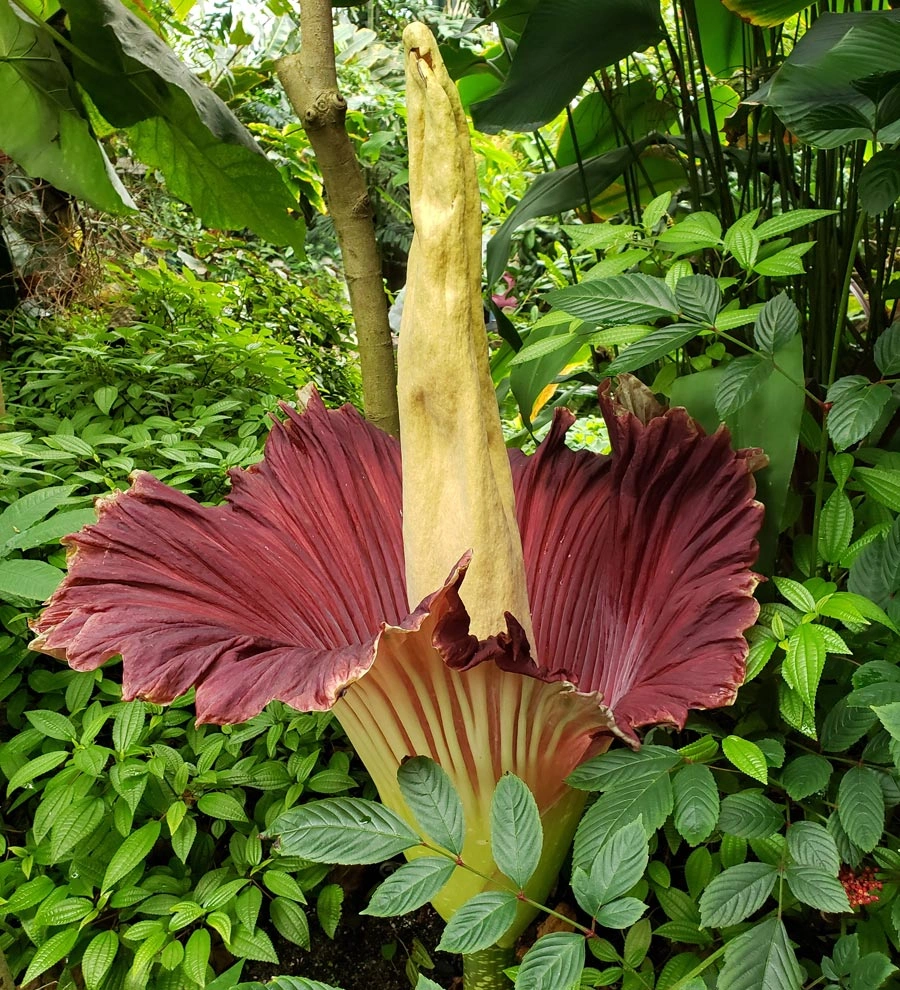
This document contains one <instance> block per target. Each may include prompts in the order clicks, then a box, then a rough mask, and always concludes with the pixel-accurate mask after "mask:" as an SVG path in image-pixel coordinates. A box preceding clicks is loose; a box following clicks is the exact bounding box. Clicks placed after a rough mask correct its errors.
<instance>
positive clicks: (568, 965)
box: [516, 932, 584, 990]
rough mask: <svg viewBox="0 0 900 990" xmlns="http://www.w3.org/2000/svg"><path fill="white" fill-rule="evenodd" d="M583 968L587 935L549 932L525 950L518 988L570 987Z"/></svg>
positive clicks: (520, 989)
mask: <svg viewBox="0 0 900 990" xmlns="http://www.w3.org/2000/svg"><path fill="white" fill-rule="evenodd" d="M583 968H584V937H583V936H582V935H578V934H577V933H576V932H550V934H549V935H544V936H542V937H541V938H539V939H538V940H537V941H536V942H535V943H534V945H532V947H531V948H530V949H529V950H528V951H527V952H526V953H525V955H524V957H523V959H522V962H521V963H520V965H519V972H518V974H517V975H516V990H549V988H550V987H553V988H555V990H570V988H571V987H574V986H577V985H578V982H579V980H580V977H581V971H582V969H583Z"/></svg>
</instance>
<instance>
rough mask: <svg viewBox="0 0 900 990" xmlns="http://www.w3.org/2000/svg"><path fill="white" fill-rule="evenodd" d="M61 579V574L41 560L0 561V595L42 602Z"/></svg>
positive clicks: (54, 589) (57, 569) (57, 585)
mask: <svg viewBox="0 0 900 990" xmlns="http://www.w3.org/2000/svg"><path fill="white" fill-rule="evenodd" d="M62 579H63V572H62V571H61V570H60V569H59V568H58V567H54V566H53V565H52V564H46V563H44V561H43V560H3V561H0V595H10V596H13V597H15V598H27V599H29V600H30V601H35V602H44V601H46V600H47V599H48V598H49V597H50V596H51V595H52V594H53V592H54V591H56V589H57V588H58V587H59V584H60V582H61V581H62Z"/></svg>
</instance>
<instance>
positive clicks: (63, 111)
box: [0, 3, 135, 213]
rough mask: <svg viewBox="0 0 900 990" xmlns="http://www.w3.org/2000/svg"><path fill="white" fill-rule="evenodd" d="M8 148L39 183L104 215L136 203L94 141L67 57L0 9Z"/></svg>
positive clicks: (2, 130) (2, 138) (0, 87)
mask: <svg viewBox="0 0 900 990" xmlns="http://www.w3.org/2000/svg"><path fill="white" fill-rule="evenodd" d="M0 92H2V93H3V94H4V104H3V114H2V116H0V147H2V148H3V149H4V151H5V152H6V154H7V155H9V156H10V158H12V159H13V160H14V161H17V162H18V163H19V164H20V165H21V166H22V168H23V169H24V170H25V171H26V172H27V173H28V174H29V175H31V176H34V177H36V178H41V179H45V180H46V181H47V182H49V183H50V184H51V185H53V186H56V188H57V189H62V190H64V191H65V192H67V193H70V194H71V195H72V196H74V197H75V198H76V199H83V200H87V201H88V202H90V203H92V204H93V205H94V206H96V207H97V208H98V209H100V210H109V211H110V212H113V213H121V212H124V211H125V210H126V209H135V204H134V201H133V200H132V198H131V196H129V194H128V192H127V191H126V190H125V187H124V186H123V185H122V183H121V181H120V180H119V178H118V176H117V175H116V173H115V170H114V169H113V167H112V166H111V165H110V163H109V159H107V157H106V154H105V153H104V151H103V148H102V147H101V145H100V144H99V143H98V141H97V139H96V138H95V137H94V135H93V134H92V133H91V127H90V123H89V122H88V115H87V112H86V111H85V109H84V106H83V105H82V103H81V100H80V99H79V96H78V91H77V88H76V86H75V84H74V81H73V79H72V76H71V75H70V73H69V70H68V68H67V67H66V64H65V62H64V60H63V59H62V58H61V57H60V49H58V48H57V46H56V45H55V44H54V42H53V40H52V39H51V38H50V36H49V34H47V32H46V31H45V30H42V28H41V26H39V25H38V24H33V23H31V21H29V20H26V19H25V18H24V17H20V16H17V15H16V13H15V11H14V9H13V7H12V6H11V5H10V4H8V3H3V4H0Z"/></svg>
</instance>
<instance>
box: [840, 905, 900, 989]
mask: <svg viewBox="0 0 900 990" xmlns="http://www.w3.org/2000/svg"><path fill="white" fill-rule="evenodd" d="M894 903H895V904H898V903H900V901H896V900H895V901H894ZM896 972H897V967H896V966H895V965H894V964H893V963H892V962H891V961H890V959H888V957H887V956H886V955H884V953H882V952H867V953H866V954H865V955H864V956H863V957H862V959H860V960H859V961H858V962H856V963H854V964H853V967H852V969H851V970H850V990H876V988H877V987H880V986H881V985H882V984H883V983H884V981H885V980H886V979H887V978H888V977H889V976H891V975H892V974H893V973H896Z"/></svg>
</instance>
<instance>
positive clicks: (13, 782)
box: [6, 749, 69, 795]
mask: <svg viewBox="0 0 900 990" xmlns="http://www.w3.org/2000/svg"><path fill="white" fill-rule="evenodd" d="M68 756H69V753H68V752H67V751H66V750H64V749H60V750H55V751H54V752H52V753H41V755H40V756H36V757H35V758H34V759H33V760H29V761H28V762H27V763H26V764H24V765H23V766H21V767H19V769H18V770H16V772H15V773H14V774H13V775H12V776H11V777H10V778H9V784H8V785H7V787H6V793H7V795H9V794H12V792H13V791H14V790H16V789H17V788H19V787H24V786H25V785H26V784H30V783H31V782H32V781H33V780H35V779H36V778H38V777H40V776H41V775H42V774H45V773H49V772H50V771H51V770H55V769H56V768H57V767H58V766H59V765H60V763H62V762H64V761H65V760H66V759H67V758H68Z"/></svg>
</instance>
